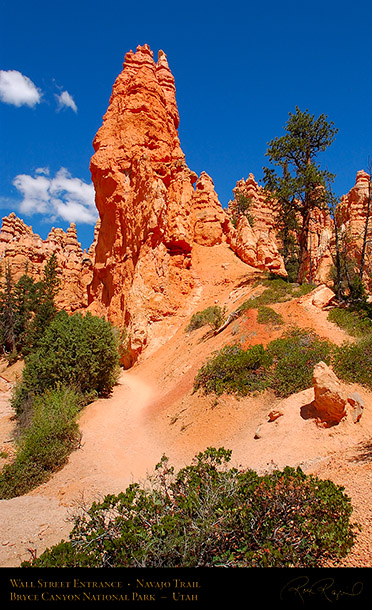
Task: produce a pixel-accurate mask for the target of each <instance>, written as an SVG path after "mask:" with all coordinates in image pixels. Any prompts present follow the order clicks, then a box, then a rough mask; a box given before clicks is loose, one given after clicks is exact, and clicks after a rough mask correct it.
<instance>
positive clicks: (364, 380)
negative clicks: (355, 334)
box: [333, 333, 372, 389]
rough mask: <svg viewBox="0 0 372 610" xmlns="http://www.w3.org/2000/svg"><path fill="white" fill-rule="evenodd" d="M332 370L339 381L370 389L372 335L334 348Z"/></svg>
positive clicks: (371, 384)
mask: <svg viewBox="0 0 372 610" xmlns="http://www.w3.org/2000/svg"><path fill="white" fill-rule="evenodd" d="M333 369H334V371H335V373H336V375H337V376H338V377H340V378H341V379H344V380H345V381H347V382H349V383H360V384H362V385H364V386H366V387H367V388H370V389H372V334H371V333H369V334H368V335H367V336H366V337H365V338H364V339H360V340H359V341H358V342H356V343H344V344H343V345H341V346H340V347H337V348H335V353H334V361H333Z"/></svg>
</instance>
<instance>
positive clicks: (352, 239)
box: [337, 170, 372, 290]
mask: <svg viewBox="0 0 372 610" xmlns="http://www.w3.org/2000/svg"><path fill="white" fill-rule="evenodd" d="M370 180H371V179H370V176H369V174H367V173H366V172H365V171H364V170H361V171H358V172H357V175H356V181H355V185H354V186H353V188H352V189H351V190H350V191H349V192H348V193H347V195H344V196H343V197H341V202H340V204H339V205H338V208H337V221H338V224H339V226H340V227H341V231H340V233H341V236H340V237H341V242H342V247H343V248H344V249H345V251H346V253H347V256H348V258H349V260H350V261H354V262H355V268H356V270H358V269H359V268H360V262H361V254H362V246H363V237H364V231H365V226H366V219H367V204H368V198H369V196H370V190H369V189H370V188H371V187H370ZM370 212H371V216H372V205H371V210H370ZM371 243H372V217H370V218H369V221H368V235H367V244H368V247H367V250H366V259H365V278H364V279H365V281H366V283H367V287H368V288H369V289H370V290H372V281H371V279H370V274H371V272H372V248H371Z"/></svg>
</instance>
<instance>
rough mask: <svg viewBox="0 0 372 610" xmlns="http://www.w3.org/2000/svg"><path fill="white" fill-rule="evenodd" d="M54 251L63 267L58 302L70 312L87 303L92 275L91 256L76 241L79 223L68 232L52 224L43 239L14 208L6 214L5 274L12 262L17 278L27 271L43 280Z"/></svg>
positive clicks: (1, 235)
mask: <svg viewBox="0 0 372 610" xmlns="http://www.w3.org/2000/svg"><path fill="white" fill-rule="evenodd" d="M53 252H55V254H56V257H57V262H58V268H59V271H60V278H61V287H62V289H61V290H60V292H59V294H58V296H57V298H56V303H57V306H58V308H59V309H66V311H68V312H73V311H76V310H77V309H81V308H84V307H86V306H87V285H88V284H89V283H90V282H91V279H92V260H91V259H90V258H89V257H88V255H87V254H86V253H85V252H83V251H82V249H81V245H80V243H78V241H77V233H76V227H75V225H74V224H71V225H70V227H69V228H68V229H67V232H66V233H65V232H64V231H63V230H62V229H55V228H52V230H51V231H50V233H49V235H48V237H47V238H46V239H45V240H43V239H41V237H40V236H39V235H37V234H35V233H34V232H33V231H32V227H30V226H27V225H26V224H25V223H24V222H23V220H20V219H19V218H17V216H16V215H15V214H14V212H12V213H11V214H10V215H9V216H6V217H5V218H3V224H2V228H1V232H0V260H1V270H2V276H4V269H5V268H6V266H7V265H8V264H9V266H10V269H11V273H12V277H13V279H14V281H15V282H16V281H18V280H19V278H20V277H21V276H22V275H23V274H24V273H25V272H26V271H27V273H28V274H29V275H30V276H31V277H33V278H34V279H35V280H40V279H41V277H42V272H43V269H44V266H45V264H46V263H47V261H48V260H49V258H50V257H51V255H52V254H53Z"/></svg>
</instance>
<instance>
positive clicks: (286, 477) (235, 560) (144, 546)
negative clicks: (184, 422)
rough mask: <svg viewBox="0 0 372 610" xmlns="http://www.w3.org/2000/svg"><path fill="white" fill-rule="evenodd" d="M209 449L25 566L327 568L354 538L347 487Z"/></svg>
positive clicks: (106, 505) (82, 521) (110, 503)
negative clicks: (248, 464) (268, 469)
mask: <svg viewBox="0 0 372 610" xmlns="http://www.w3.org/2000/svg"><path fill="white" fill-rule="evenodd" d="M230 459H231V451H228V450H225V449H223V448H221V449H218V450H217V449H214V448H209V449H207V450H206V451H204V452H203V453H200V454H199V455H197V456H196V458H194V460H193V462H192V463H191V465H189V466H186V467H185V468H182V469H181V470H180V471H179V472H178V473H175V471H174V468H173V467H171V466H170V465H169V463H168V459H167V458H166V457H165V456H163V458H162V459H161V461H160V463H159V464H158V465H157V466H156V469H155V472H154V474H153V475H152V476H151V477H149V479H148V480H147V481H146V482H145V483H144V484H142V485H139V484H138V483H134V484H132V485H130V486H129V487H128V488H127V489H126V490H125V492H123V493H120V494H119V495H117V496H114V495H109V496H106V498H105V499H104V500H103V501H102V502H100V503H94V504H93V505H92V506H91V508H90V509H88V510H83V511H82V512H81V514H80V515H77V516H76V518H75V525H74V528H73V530H72V533H71V535H70V540H69V541H68V542H64V541H62V542H61V543H59V544H58V545H56V546H54V547H52V548H51V549H47V550H46V551H45V552H44V553H43V554H42V555H41V556H40V558H37V559H34V560H33V561H32V562H31V563H30V562H24V563H23V564H22V567H91V568H93V567H113V568H114V567H121V568H129V567H148V568H151V567H155V568H164V567H190V568H195V567H315V566H316V567H318V566H319V565H321V564H322V562H324V561H325V560H329V559H333V560H335V559H337V558H341V557H343V556H345V555H346V554H347V553H348V551H349V550H350V548H351V546H352V544H353V542H354V527H355V526H354V525H352V524H351V522H350V516H351V512H352V507H351V503H350V499H349V498H348V497H347V496H346V495H345V494H344V490H343V488H342V487H339V486H336V485H335V484H333V483H332V482H331V481H322V480H320V479H317V478H315V477H312V476H306V475H305V474H304V473H303V472H302V471H301V469H299V468H297V470H295V469H293V468H289V467H287V468H285V469H284V470H283V471H282V472H280V471H275V472H273V473H272V474H271V475H265V476H259V475H258V474H257V473H256V472H254V471H253V470H238V469H237V468H228V467H227V464H228V462H229V461H230Z"/></svg>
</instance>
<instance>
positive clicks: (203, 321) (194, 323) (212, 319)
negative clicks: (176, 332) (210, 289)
mask: <svg viewBox="0 0 372 610" xmlns="http://www.w3.org/2000/svg"><path fill="white" fill-rule="evenodd" d="M224 319H225V310H224V309H222V307H219V305H213V306H211V307H207V309H203V311H197V312H196V313H194V315H193V316H192V318H191V320H190V322H189V324H188V325H187V327H186V329H185V331H186V332H191V331H193V330H196V329H197V328H201V327H202V326H207V325H208V326H210V327H211V328H213V329H214V330H217V329H218V328H219V327H220V326H221V324H223V322H224Z"/></svg>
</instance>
